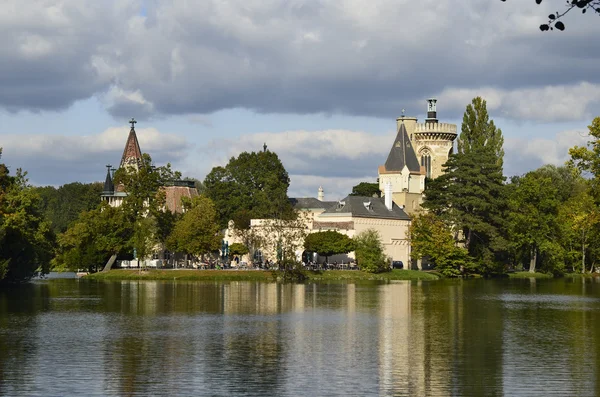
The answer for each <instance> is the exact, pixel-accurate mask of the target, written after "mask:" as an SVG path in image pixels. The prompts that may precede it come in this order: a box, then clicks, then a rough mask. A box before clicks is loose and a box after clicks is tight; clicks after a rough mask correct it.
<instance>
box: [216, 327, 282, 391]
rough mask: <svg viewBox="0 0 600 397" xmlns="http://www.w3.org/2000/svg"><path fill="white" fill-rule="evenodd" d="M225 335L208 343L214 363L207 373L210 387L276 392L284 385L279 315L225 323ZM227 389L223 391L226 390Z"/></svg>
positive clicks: (226, 389) (227, 389) (225, 389)
mask: <svg viewBox="0 0 600 397" xmlns="http://www.w3.org/2000/svg"><path fill="white" fill-rule="evenodd" d="M223 326H224V329H223V336H222V338H220V339H217V340H214V341H213V343H212V344H210V345H207V346H206V347H207V350H205V351H204V353H205V354H207V356H208V359H209V361H210V362H211V366H210V367H209V368H208V371H207V372H206V373H205V376H206V380H207V382H209V384H210V389H211V390H222V392H223V393H225V394H232V395H236V394H240V393H248V392H250V393H251V392H252V391H255V392H256V391H257V390H260V393H261V394H264V395H277V394H278V393H277V391H278V389H279V388H280V387H282V386H283V384H284V382H285V376H284V375H283V374H282V373H281V372H282V371H283V370H284V369H283V367H284V359H283V356H284V351H285V346H284V340H285V338H284V335H282V332H284V329H285V327H283V326H282V325H281V324H280V317H279V316H266V317H264V318H262V317H261V318H254V319H253V318H248V319H246V320H241V319H238V321H235V322H234V323H229V324H223ZM223 389H224V390H223Z"/></svg>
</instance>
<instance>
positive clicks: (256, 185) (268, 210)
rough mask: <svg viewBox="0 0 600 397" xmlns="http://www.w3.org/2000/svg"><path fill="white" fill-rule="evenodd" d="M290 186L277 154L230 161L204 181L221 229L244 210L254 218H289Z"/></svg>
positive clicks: (245, 156)
mask: <svg viewBox="0 0 600 397" xmlns="http://www.w3.org/2000/svg"><path fill="white" fill-rule="evenodd" d="M289 185H290V178H289V175H288V173H287V171H286V170H285V168H284V167H283V164H282V163H281V161H280V160H279V157H278V156H277V154H275V153H273V152H271V151H269V150H266V151H263V152H258V153H257V152H251V153H248V152H243V153H241V154H240V155H239V156H238V157H232V158H231V159H230V160H229V163H227V165H226V166H225V167H215V168H213V169H212V170H211V172H210V173H209V174H208V175H207V176H206V179H205V180H204V187H205V189H206V190H205V192H206V195H207V196H208V197H209V198H210V199H211V200H213V202H214V203H215V206H216V208H217V212H218V216H219V220H220V225H221V227H226V226H227V223H228V222H229V220H231V219H233V216H234V214H236V213H238V212H240V211H243V210H245V211H248V213H250V214H251V216H252V217H253V218H267V219H273V218H281V217H290V216H292V215H291V214H292V207H291V204H290V202H289V199H288V196H287V189H288V187H289Z"/></svg>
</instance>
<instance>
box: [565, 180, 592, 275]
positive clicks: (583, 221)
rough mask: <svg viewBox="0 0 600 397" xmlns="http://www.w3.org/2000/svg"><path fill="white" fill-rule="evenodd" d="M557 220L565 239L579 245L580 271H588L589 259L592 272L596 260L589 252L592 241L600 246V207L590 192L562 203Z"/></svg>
mask: <svg viewBox="0 0 600 397" xmlns="http://www.w3.org/2000/svg"><path fill="white" fill-rule="evenodd" d="M557 221H558V222H559V225H560V226H561V227H562V230H563V241H564V242H568V241H570V240H572V241H573V242H574V243H575V245H576V246H577V255H576V257H578V258H579V260H580V271H581V272H582V273H585V272H586V259H587V260H588V262H590V272H592V271H593V266H594V265H593V264H594V261H593V260H589V259H590V258H589V255H588V252H589V248H590V243H592V244H593V246H595V247H600V244H599V243H600V235H599V230H598V226H600V209H599V208H598V205H596V203H595V202H594V199H593V198H592V196H591V195H590V194H589V192H587V191H583V192H581V193H579V194H578V195H576V196H573V197H572V198H571V199H570V200H569V201H567V202H566V203H565V204H564V205H562V206H561V208H560V211H559V216H558V219H557ZM565 248H566V249H568V248H569V247H565Z"/></svg>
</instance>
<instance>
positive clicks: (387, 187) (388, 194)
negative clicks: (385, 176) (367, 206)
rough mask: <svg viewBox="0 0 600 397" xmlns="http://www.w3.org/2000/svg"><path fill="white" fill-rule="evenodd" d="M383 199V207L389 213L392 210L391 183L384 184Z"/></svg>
mask: <svg viewBox="0 0 600 397" xmlns="http://www.w3.org/2000/svg"><path fill="white" fill-rule="evenodd" d="M383 199H384V200H385V206H386V208H387V209H388V210H389V211H391V210H392V206H393V204H392V183H391V182H390V181H387V182H386V183H385V189H384V192H383Z"/></svg>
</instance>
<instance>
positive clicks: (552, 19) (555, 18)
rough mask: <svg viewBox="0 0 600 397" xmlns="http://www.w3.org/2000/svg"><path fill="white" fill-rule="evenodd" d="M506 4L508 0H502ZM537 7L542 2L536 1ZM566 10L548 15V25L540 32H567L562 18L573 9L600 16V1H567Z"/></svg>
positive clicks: (544, 25)
mask: <svg viewBox="0 0 600 397" xmlns="http://www.w3.org/2000/svg"><path fill="white" fill-rule="evenodd" d="M500 1H503V2H505V1H506V0H500ZM535 2H536V4H537V5H540V4H542V0H535ZM566 3H567V4H566V6H565V7H566V8H564V11H563V12H558V11H557V12H555V13H552V14H550V15H548V23H544V24H541V25H540V30H541V31H542V32H547V31H548V30H554V28H556V29H557V30H560V31H562V30H565V24H564V23H563V22H562V21H561V18H562V17H563V16H565V15H566V14H567V13H569V12H570V11H571V10H573V9H579V10H581V13H582V14H585V13H586V12H587V11H590V12H593V13H596V14H599V15H600V0H567V2H566Z"/></svg>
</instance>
